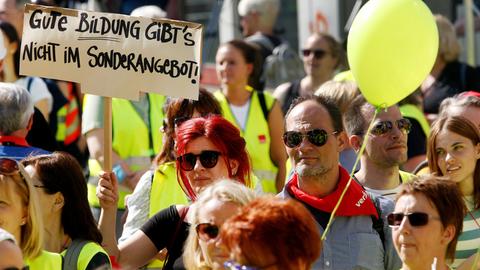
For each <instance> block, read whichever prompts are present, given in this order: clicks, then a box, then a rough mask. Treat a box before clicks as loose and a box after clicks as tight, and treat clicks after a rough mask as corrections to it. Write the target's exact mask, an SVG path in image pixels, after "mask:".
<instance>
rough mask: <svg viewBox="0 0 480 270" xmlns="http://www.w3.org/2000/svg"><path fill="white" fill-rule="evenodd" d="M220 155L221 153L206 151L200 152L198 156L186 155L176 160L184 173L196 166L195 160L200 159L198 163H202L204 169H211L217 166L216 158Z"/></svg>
mask: <svg viewBox="0 0 480 270" xmlns="http://www.w3.org/2000/svg"><path fill="white" fill-rule="evenodd" d="M220 155H221V153H220V152H218V151H211V150H207V151H202V152H201V153H200V154H198V155H195V154H192V153H188V154H185V155H183V156H179V157H177V160H178V162H179V163H180V168H181V169H182V170H184V171H191V170H193V168H194V167H195V164H197V158H200V163H202V166H203V167H204V168H207V169H211V168H213V167H215V166H216V165H217V162H218V157H219V156H220Z"/></svg>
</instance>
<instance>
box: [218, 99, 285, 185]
mask: <svg viewBox="0 0 480 270" xmlns="http://www.w3.org/2000/svg"><path fill="white" fill-rule="evenodd" d="M214 96H215V98H216V99H217V100H218V102H219V103H220V106H221V107H222V111H223V116H224V117H225V119H227V120H228V121H230V122H231V123H232V124H234V125H235V126H236V127H237V128H239V129H240V134H241V136H242V137H243V138H244V139H245V141H246V142H247V151H248V153H249V155H250V158H251V161H252V167H253V173H254V174H255V175H256V176H257V177H258V178H259V179H260V183H261V185H262V189H263V191H264V192H270V193H276V192H277V189H276V185H275V179H276V177H277V171H278V168H277V167H276V166H275V165H274V164H273V162H272V160H271V159H270V141H271V139H270V131H269V128H268V122H267V121H266V120H265V118H264V117H263V112H262V108H261V106H260V102H259V100H258V94H257V92H256V91H252V95H251V98H250V108H249V112H248V119H247V123H246V126H245V129H244V130H242V129H241V128H240V125H239V124H238V123H237V121H236V119H235V117H234V116H233V114H232V111H231V110H230V106H229V104H228V100H227V98H226V97H225V95H224V94H223V93H222V92H221V91H217V92H215V93H214ZM264 96H265V102H266V104H267V108H268V110H271V108H272V107H273V104H274V102H275V99H274V98H273V97H272V95H271V94H270V93H268V92H264Z"/></svg>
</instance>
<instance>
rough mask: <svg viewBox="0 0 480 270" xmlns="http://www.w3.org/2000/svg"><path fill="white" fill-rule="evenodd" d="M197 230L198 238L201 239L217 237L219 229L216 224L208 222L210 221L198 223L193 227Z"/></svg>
mask: <svg viewBox="0 0 480 270" xmlns="http://www.w3.org/2000/svg"><path fill="white" fill-rule="evenodd" d="M195 229H196V230H197V235H198V238H200V239H202V240H203V241H208V240H213V239H216V238H217V237H218V234H219V232H220V229H219V228H218V226H217V225H214V224H210V223H200V224H198V225H197V227H195Z"/></svg>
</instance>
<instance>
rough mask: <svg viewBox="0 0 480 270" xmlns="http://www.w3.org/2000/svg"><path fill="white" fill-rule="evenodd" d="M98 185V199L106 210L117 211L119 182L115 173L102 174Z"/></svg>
mask: <svg viewBox="0 0 480 270" xmlns="http://www.w3.org/2000/svg"><path fill="white" fill-rule="evenodd" d="M99 177H100V180H98V185H97V197H98V200H99V201H100V207H101V208H103V209H104V210H108V209H117V202H118V182H117V177H116V176H115V174H114V173H113V172H103V171H102V172H100V175H99Z"/></svg>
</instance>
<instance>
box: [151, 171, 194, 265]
mask: <svg viewBox="0 0 480 270" xmlns="http://www.w3.org/2000/svg"><path fill="white" fill-rule="evenodd" d="M188 203H189V202H188V199H187V196H186V195H185V193H184V192H183V190H182V188H181V187H180V185H179V184H178V182H177V171H176V169H175V162H167V163H165V164H162V165H160V166H158V168H157V169H156V170H155V173H154V175H153V179H152V187H151V190H150V208H149V211H148V217H149V218H151V217H152V216H154V215H155V214H156V213H157V212H158V211H160V210H163V209H165V208H167V207H169V206H171V205H174V204H183V205H187V204H188ZM162 267H163V261H161V260H153V261H151V262H150V263H149V264H148V266H147V269H162Z"/></svg>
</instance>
